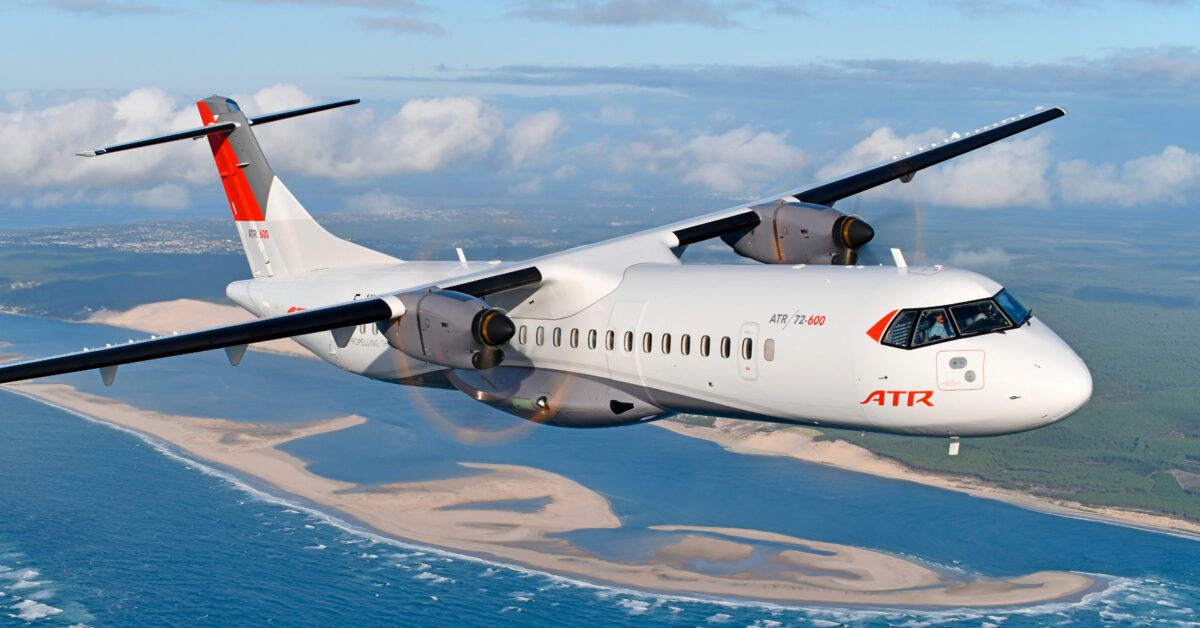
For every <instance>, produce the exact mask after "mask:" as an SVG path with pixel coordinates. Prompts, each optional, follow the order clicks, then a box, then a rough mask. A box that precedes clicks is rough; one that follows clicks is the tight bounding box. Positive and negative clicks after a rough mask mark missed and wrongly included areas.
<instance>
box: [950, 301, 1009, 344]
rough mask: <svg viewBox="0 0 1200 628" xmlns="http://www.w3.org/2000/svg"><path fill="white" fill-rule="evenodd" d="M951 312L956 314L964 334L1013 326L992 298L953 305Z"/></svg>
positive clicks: (957, 322) (957, 321) (959, 328)
mask: <svg viewBox="0 0 1200 628" xmlns="http://www.w3.org/2000/svg"><path fill="white" fill-rule="evenodd" d="M950 313H951V314H952V315H953V316H954V324H955V325H956V326H957V327H958V331H959V332H960V333H962V335H964V336H970V335H972V334H986V333H987V332H989V331H998V330H1001V329H1008V328H1009V327H1012V323H1009V322H1008V319H1007V318H1004V315H1003V314H1001V313H1000V308H998V307H996V304H995V302H993V301H992V300H991V299H988V300H986V301H973V302H971V303H963V304H962V305H954V306H951V307H950Z"/></svg>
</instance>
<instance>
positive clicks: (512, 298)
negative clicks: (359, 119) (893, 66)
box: [0, 96, 1092, 454]
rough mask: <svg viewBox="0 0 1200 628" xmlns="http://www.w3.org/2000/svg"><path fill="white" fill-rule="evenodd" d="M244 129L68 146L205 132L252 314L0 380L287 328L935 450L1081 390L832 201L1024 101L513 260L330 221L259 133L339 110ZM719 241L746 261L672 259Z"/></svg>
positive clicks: (520, 391) (1009, 126) (897, 171)
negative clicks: (345, 233)
mask: <svg viewBox="0 0 1200 628" xmlns="http://www.w3.org/2000/svg"><path fill="white" fill-rule="evenodd" d="M357 102H359V101H358V100H356V99H355V100H344V101H338V102H333V103H328V104H323V105H317V106H312V107H303V108H299V109H293V110H288V111H282V112H278V113H272V114H267V115H261V116H257V117H247V116H246V115H245V114H244V113H243V112H242V111H241V109H240V108H239V107H238V105H237V103H235V102H234V101H233V100H232V99H229V98H226V97H222V96H212V97H209V98H205V99H203V100H200V101H198V102H197V103H196V106H197V108H198V110H199V113H200V119H201V122H202V126H199V127H197V128H193V129H189V130H186V131H181V132H178V133H172V134H168V135H163V136H159V137H152V138H148V139H143V140H138V141H133V142H127V143H123V144H117V145H113V146H108V147H105V148H99V149H95V150H91V151H84V152H82V153H79V155H81V156H85V157H95V156H99V155H105V154H108V153H116V152H120V151H124V150H130V149H135V148H142V147H146V146H151V145H156V144H162V143H165V142H172V141H178V140H184V139H199V138H202V137H203V138H207V140H208V143H209V146H210V147H211V149H212V154H213V158H214V160H215V162H216V167H217V173H218V175H219V177H220V180H221V184H222V186H223V187H224V189H225V193H226V196H227V197H228V201H229V207H230V210H231V211H232V214H233V219H234V224H235V225H236V228H237V231H238V234H239V236H240V239H241V243H242V246H243V248H244V250H245V254H246V259H247V261H248V263H249V267H250V272H251V275H252V277H251V278H250V279H245V280H240V281H235V282H233V283H231V284H229V285H228V287H227V289H226V294H227V295H228V297H229V298H230V299H231V300H232V301H234V302H235V303H237V304H238V305H240V306H241V307H243V308H245V309H246V310H248V311H249V312H251V313H252V314H254V315H255V316H256V317H258V320H255V321H251V322H247V323H241V324H235V325H227V326H222V327H214V328H211V329H205V330H201V331H195V332H191V333H183V334H178V335H173V336H167V337H159V338H151V339H147V340H142V341H137V342H131V343H129V344H125V345H119V346H113V347H107V348H100V349H95V350H85V351H83V352H78V353H72V354H67V355H62V356H57V357H51V358H45V359H37V360H32V361H27V362H22V363H18V364H11V365H5V366H0V383H4V382H12V381H17V380H25V379H30V378H37V377H45V376H50V375H57V374H62V373H71V372H76V371H82V370H88V369H98V370H99V371H100V373H101V376H102V378H103V381H104V383H105V384H107V385H111V384H112V383H113V380H114V377H115V375H116V369H117V367H118V366H119V365H122V364H127V363H133V362H141V361H144V360H152V359H157V358H164V357H168V356H175V355H181V354H186V353H193V352H198V351H206V350H213V349H224V350H225V351H226V353H227V355H228V358H229V361H230V363H231V364H233V365H234V366H236V365H238V364H239V363H240V362H241V360H242V357H243V356H244V354H245V351H246V348H247V346H248V345H250V344H253V343H256V342H262V341H266V340H274V339H278V338H288V337H290V338H293V339H295V340H296V341H297V342H298V343H300V344H301V345H303V346H304V347H306V348H307V349H308V350H309V351H311V352H312V353H313V354H315V355H317V356H318V357H320V358H321V359H323V360H325V361H326V362H329V363H330V364H332V365H334V366H336V367H338V368H340V369H343V370H345V371H349V372H350V373H354V374H357V375H361V376H364V377H368V378H371V379H375V380H379V381H383V382H391V383H396V384H402V385H407V386H422V387H434V388H443V389H451V390H458V391H461V392H463V393H466V394H467V395H469V396H470V397H472V398H473V399H476V400H478V401H480V402H482V403H485V404H487V405H490V406H492V407H494V408H498V409H500V410H503V411H505V412H508V413H511V414H514V415H516V416H519V417H522V418H525V419H528V420H530V421H534V422H537V423H543V424H548V425H554V426H561V427H571V428H595V427H610V426H622V425H631V424H637V423H643V422H647V421H653V420H657V419H661V418H664V417H667V416H670V415H675V414H702V415H710V416H717V417H728V418H734V419H746V420H752V421H768V422H774V423H785V424H798V425H811V426H821V427H829V428H847V429H854V430H863V431H874V432H887V433H896V434H910V435H921V436H931V437H935V436H936V437H942V438H949V439H950V453H951V454H956V453H957V448H958V442H959V438H961V437H974V436H993V435H1001V434H1011V433H1015V432H1021V431H1025V430H1031V429H1035V428H1039V427H1043V426H1046V425H1049V424H1052V423H1054V422H1056V421H1061V420H1062V419H1064V418H1066V417H1067V416H1069V415H1071V414H1072V413H1074V412H1075V411H1077V410H1079V409H1080V408H1081V407H1082V406H1083V405H1084V404H1085V403H1087V401H1088V399H1089V398H1090V397H1091V393H1092V379H1091V374H1090V372H1089V370H1088V367H1087V365H1086V364H1084V362H1083V360H1081V359H1080V358H1079V356H1078V355H1076V354H1075V352H1074V351H1073V350H1072V349H1071V347H1070V346H1068V345H1067V343H1066V342H1064V341H1063V340H1062V339H1061V338H1059V337H1058V336H1057V335H1056V334H1055V333H1054V332H1053V331H1052V330H1051V329H1050V328H1049V327H1047V326H1046V325H1045V324H1044V323H1043V322H1042V321H1041V320H1040V319H1038V318H1037V317H1036V316H1034V315H1033V314H1032V312H1031V311H1030V310H1028V309H1027V308H1025V307H1023V306H1022V305H1021V304H1020V302H1019V301H1018V300H1017V299H1016V298H1015V297H1014V296H1013V294H1012V293H1011V292H1009V291H1008V290H1007V289H1006V288H1004V287H1003V286H1001V285H1000V284H999V283H997V282H995V281H993V280H992V279H989V278H987V277H985V276H983V275H980V274H977V273H974V272H970V271H966V270H959V269H952V268H946V267H942V266H919V267H918V266H908V265H907V264H906V263H905V261H904V259H903V255H902V254H900V253H899V251H896V250H893V255H894V260H895V265H888V266H885V265H882V264H880V265H865V264H862V263H859V259H858V257H859V249H861V248H862V247H863V246H864V245H865V244H867V243H868V242H869V241H871V240H872V238H873V237H874V230H873V229H872V227H871V226H870V225H868V224H867V223H866V222H865V221H863V220H862V219H860V218H858V217H855V216H850V215H846V214H844V213H842V212H840V211H838V210H836V209H834V208H833V205H834V204H835V203H837V202H838V201H841V200H843V199H845V198H848V197H850V196H853V195H855V194H859V193H861V192H864V191H866V190H869V189H872V188H875V187H877V186H880V185H883V184H886V183H889V182H892V181H894V180H896V179H899V180H900V181H901V182H905V183H907V182H908V181H910V180H911V179H912V177H913V176H914V175H915V173H916V172H918V171H920V170H923V169H925V168H929V167H931V166H934V165H936V164H939V163H941V162H943V161H946V160H948V159H951V158H953V157H957V156H959V155H962V154H964V153H967V152H970V151H973V150H976V149H978V148H981V147H983V146H986V145H989V144H992V143H993V142H997V141H1000V140H1002V139H1004V138H1007V137H1010V136H1012V135H1015V134H1017V133H1021V132H1023V131H1026V130H1028V129H1032V128H1034V127H1037V126H1039V125H1041V124H1044V123H1046V122H1049V121H1051V120H1054V119H1056V118H1059V117H1061V116H1063V115H1065V114H1066V111H1065V110H1064V109H1062V108H1058V107H1055V108H1041V109H1039V110H1036V111H1034V112H1031V113H1027V114H1022V115H1019V116H1015V117H1012V118H1008V119H1005V120H1003V121H1001V122H998V123H996V124H990V125H987V126H984V127H982V128H980V129H976V130H974V131H972V132H969V133H965V134H962V135H961V136H959V135H958V134H955V135H954V136H951V137H949V138H946V139H945V140H944V141H941V142H935V143H934V144H932V145H930V146H927V147H922V148H921V149H918V150H916V151H910V152H907V153H905V154H903V155H897V156H895V157H893V158H892V159H890V160H887V161H886V162H884V163H882V164H879V165H875V166H872V167H869V168H866V169H864V170H861V171H859V172H856V173H853V174H850V175H848V176H844V177H841V178H838V179H836V180H833V181H830V182H827V183H822V184H819V185H814V186H810V187H805V188H799V189H795V190H791V191H788V192H784V193H782V194H777V195H774V196H769V197H766V198H763V199H760V200H757V201H754V202H751V203H746V204H743V205H738V206H736V207H732V208H729V209H725V210H722V211H718V212H715V213H710V214H708V215H704V216H700V217H696V218H691V219H688V220H683V221H679V222H676V223H674V224H669V225H666V226H662V227H659V228H655V229H649V230H645V231H641V232H639V233H633V234H630V235H626V236H622V237H618V238H614V239H610V240H607V241H603V242H597V243H594V244H587V245H583V246H578V247H575V248H572V249H569V250H565V251H561V252H557V253H553V254H550V255H545V256H542V257H537V258H533V259H528V260H525V261H520V262H507V263H500V262H475V261H467V260H466V259H465V257H464V256H463V255H462V254H461V250H460V254H459V260H458V261H405V260H400V259H397V258H395V257H392V256H389V255H385V254H383V253H380V252H378V251H374V250H371V249H368V248H366V247H363V246H360V245H358V244H355V243H352V242H349V241H347V240H343V239H340V238H338V237H336V236H334V235H333V234H330V233H329V232H327V231H326V230H324V229H323V228H322V227H321V226H320V225H319V224H318V223H317V222H316V221H315V220H313V218H312V217H311V216H310V215H309V213H308V212H307V211H306V210H305V209H304V207H303V206H302V205H301V204H300V202H299V201H298V200H297V199H296V197H295V196H293V195H292V193H291V192H290V191H289V190H288V188H287V186H286V185H284V183H283V181H282V180H281V179H280V178H279V177H277V176H276V175H275V173H274V171H273V170H272V169H271V167H270V165H268V163H267V160H266V158H265V157H264V156H263V152H262V150H261V148H260V147H259V144H258V141H257V139H256V138H255V135H254V131H253V129H254V127H256V126H259V125H262V124H267V123H272V122H276V121H280V120H285V119H289V118H292V117H296V116H301V115H307V114H311V113H316V112H319V111H325V110H329V109H334V108H338V107H343V106H347V105H352V104H356V103H357ZM718 238H719V239H720V240H721V241H723V242H724V243H725V244H727V245H728V246H729V247H731V248H732V249H733V251H735V252H736V253H738V254H739V255H741V256H743V257H746V258H749V259H751V260H754V261H757V262H761V264H726V265H717V264H688V263H683V261H682V259H681V257H682V256H683V253H684V251H685V250H686V249H687V248H688V247H689V246H691V245H693V244H696V243H698V242H704V241H708V240H713V239H718Z"/></svg>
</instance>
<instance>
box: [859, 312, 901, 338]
mask: <svg viewBox="0 0 1200 628" xmlns="http://www.w3.org/2000/svg"><path fill="white" fill-rule="evenodd" d="M899 311H900V310H892V311H891V312H888V313H887V314H885V315H884V317H883V318H881V319H879V322H878V323H875V324H874V325H873V326H871V328H870V329H868V330H867V335H868V336H870V337H871V340H874V341H875V342H879V339H880V337H882V336H883V330H885V329H887V326H888V323H890V322H892V318H893V317H894V316H896V312H899Z"/></svg>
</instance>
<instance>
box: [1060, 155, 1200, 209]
mask: <svg viewBox="0 0 1200 628" xmlns="http://www.w3.org/2000/svg"><path fill="white" fill-rule="evenodd" d="M1056 175H1057V184H1058V193H1059V195H1060V197H1061V198H1062V199H1063V200H1064V201H1066V202H1069V203H1073V204H1084V203H1089V204H1095V205H1103V206H1113V205H1119V206H1122V207H1131V206H1135V205H1147V204H1152V203H1167V204H1171V205H1179V204H1182V203H1185V202H1196V200H1197V199H1198V198H1200V154H1197V153H1189V152H1187V151H1186V150H1184V149H1182V148H1180V147H1178V146H1168V147H1166V148H1165V149H1164V150H1163V152H1162V153H1159V154H1157V155H1148V156H1146V157H1140V158H1138V159H1132V160H1130V161H1127V162H1125V163H1124V164H1121V165H1120V166H1119V167H1118V166H1116V165H1114V164H1102V165H1095V164H1092V163H1089V162H1086V161H1083V160H1079V159H1076V160H1072V161H1066V162H1063V163H1060V164H1059V165H1058V168H1057V169H1056Z"/></svg>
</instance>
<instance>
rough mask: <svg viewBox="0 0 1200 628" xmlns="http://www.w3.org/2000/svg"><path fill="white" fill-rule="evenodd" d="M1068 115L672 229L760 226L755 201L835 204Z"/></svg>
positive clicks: (989, 129) (1000, 126)
mask: <svg viewBox="0 0 1200 628" xmlns="http://www.w3.org/2000/svg"><path fill="white" fill-rule="evenodd" d="M1065 115H1067V110H1066V109H1063V108H1062V107H1051V108H1050V109H1041V110H1039V111H1034V112H1030V113H1023V114H1020V115H1018V116H1014V117H1012V118H1007V119H1005V120H1001V121H1000V122H997V123H995V124H989V125H987V126H984V127H982V128H979V129H975V130H974V131H971V132H968V133H964V134H962V135H958V134H957V133H956V134H955V136H952V137H951V138H947V139H946V140H945V141H944V142H942V143H940V144H939V143H935V144H934V145H933V146H930V147H928V148H925V149H919V150H917V151H916V152H912V153H908V154H905V155H903V156H901V155H897V156H896V157H893V158H892V159H890V160H888V161H884V162H882V163H878V164H875V165H873V166H870V167H868V168H866V169H864V170H860V171H858V172H854V173H851V174H847V175H843V176H841V177H839V178H837V179H834V180H833V181H828V182H825V183H821V184H818V185H813V186H809V187H803V188H797V189H794V190H790V191H788V192H785V193H783V194H777V195H775V196H769V197H767V198H763V199H759V200H757V201H754V202H752V203H747V204H746V205H741V206H738V207H734V208H730V209H727V210H725V211H722V212H717V213H715V214H710V215H708V216H703V217H701V218H697V219H692V220H687V221H682V222H680V223H676V224H675V225H670V226H669V227H667V228H668V229H671V231H672V233H673V235H675V236H676V239H677V241H678V245H677V246H683V245H687V244H692V243H695V242H700V241H702V240H707V239H709V238H715V237H717V236H720V235H723V234H726V233H730V232H734V231H738V230H740V229H745V228H747V227H753V226H755V225H757V224H758V222H759V217H758V215H757V214H755V213H754V212H750V211H748V208H749V207H753V206H755V205H761V204H763V203H770V202H774V201H779V200H791V199H795V200H797V201H800V202H802V203H814V204H817V205H833V204H834V203H836V202H837V201H840V200H842V199H844V198H847V197H850V196H854V195H855V194H859V193H862V192H866V191H867V190H870V189H871V188H875V187H879V186H881V185H883V184H885V183H889V182H891V181H895V180H896V179H905V180H907V179H908V178H910V177H912V176H913V175H914V174H916V173H917V172H918V171H920V170H924V169H926V168H929V167H931V166H936V165H937V164H940V163H942V162H943V161H947V160H950V159H953V158H955V157H958V156H960V155H964V154H966V153H969V152H971V151H973V150H976V149H979V148H983V147H984V146H987V145H989V144H994V143H996V142H999V141H1000V140H1003V139H1005V138H1008V137H1012V136H1014V135H1016V134H1018V133H1022V132H1024V131H1028V130H1029V129H1032V128H1034V127H1036V126H1039V125H1042V124H1045V123H1047V122H1050V121H1051V120H1055V119H1058V118H1061V117H1063V116H1065Z"/></svg>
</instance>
